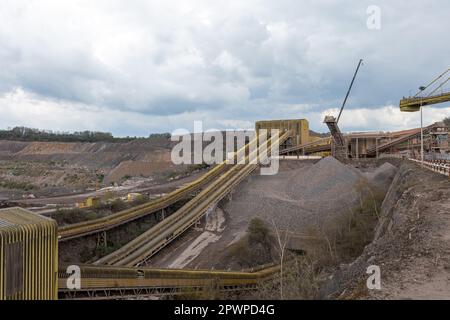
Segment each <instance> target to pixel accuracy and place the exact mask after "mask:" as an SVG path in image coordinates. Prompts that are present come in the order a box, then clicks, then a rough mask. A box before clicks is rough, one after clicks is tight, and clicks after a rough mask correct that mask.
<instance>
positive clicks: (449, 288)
mask: <svg viewBox="0 0 450 320" xmlns="http://www.w3.org/2000/svg"><path fill="white" fill-rule="evenodd" d="M385 168H387V166H385ZM449 212H450V182H449V180H448V178H447V177H445V176H443V175H440V174H437V173H434V172H431V171H429V170H426V169H423V168H420V167H419V166H417V165H415V164H413V163H410V162H404V163H403V164H402V165H401V167H400V169H399V170H398V172H397V174H396V176H395V178H394V180H393V182H392V184H391V186H390V188H389V191H388V193H387V195H386V197H385V199H384V201H383V205H382V209H381V215H380V220H379V223H378V226H377V228H376V232H375V236H374V240H373V241H372V243H371V244H369V245H367V246H366V247H365V249H364V251H363V253H362V254H361V256H360V257H358V258H357V259H356V260H355V261H354V262H352V263H351V264H348V265H342V266H341V267H340V269H339V270H337V271H336V272H335V274H334V276H333V277H332V279H331V280H330V281H329V282H328V283H327V285H326V286H325V287H324V289H323V297H330V295H331V297H332V298H336V297H340V298H344V299H379V298H382V299H442V298H443V299H449V298H450V295H449V293H450V282H449V281H448V279H450V272H449V265H450V252H449V250H448V248H450V232H449V230H450V215H449ZM370 265H376V266H379V267H380V271H381V290H368V289H367V288H366V280H367V277H368V275H367V274H366V270H367V267H368V266H370Z"/></svg>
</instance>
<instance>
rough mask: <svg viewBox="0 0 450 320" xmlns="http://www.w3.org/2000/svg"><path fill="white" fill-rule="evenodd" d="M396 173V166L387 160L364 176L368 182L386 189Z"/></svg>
mask: <svg viewBox="0 0 450 320" xmlns="http://www.w3.org/2000/svg"><path fill="white" fill-rule="evenodd" d="M396 173H397V167H396V166H394V165H392V164H390V163H389V162H385V163H383V164H382V165H381V166H379V167H378V168H377V169H375V171H373V172H370V173H368V174H367V175H366V176H367V178H368V179H369V181H370V182H372V183H373V184H375V185H376V186H378V187H379V188H381V189H382V190H384V191H387V189H388V188H389V185H390V183H391V182H392V179H394V176H395V174H396Z"/></svg>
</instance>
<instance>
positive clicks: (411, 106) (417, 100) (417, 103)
mask: <svg viewBox="0 0 450 320" xmlns="http://www.w3.org/2000/svg"><path fill="white" fill-rule="evenodd" d="M449 74H450V68H448V69H447V70H446V71H445V72H443V73H442V74H441V75H439V76H438V77H437V78H435V79H434V80H433V81H431V82H430V83H429V84H428V85H427V86H426V87H421V88H420V91H419V92H418V93H416V94H415V95H414V96H413V97H408V98H403V99H401V100H400V110H401V111H403V112H416V111H420V107H421V106H428V105H432V104H437V103H442V102H447V101H450V92H448V91H443V87H444V85H445V84H446V83H447V82H448V81H449V80H450V75H449ZM441 79H442V82H438V81H439V80H441ZM433 85H437V87H436V88H434V89H432V88H433V87H432V86H433ZM429 88H430V89H432V90H431V92H429V93H428V94H427V95H426V96H420V94H421V93H423V92H424V91H425V90H427V89H429ZM439 90H440V92H439Z"/></svg>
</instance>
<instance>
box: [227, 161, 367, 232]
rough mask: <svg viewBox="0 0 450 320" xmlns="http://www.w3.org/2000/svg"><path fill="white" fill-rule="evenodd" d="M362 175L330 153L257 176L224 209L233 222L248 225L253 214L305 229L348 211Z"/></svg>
mask: <svg viewBox="0 0 450 320" xmlns="http://www.w3.org/2000/svg"><path fill="white" fill-rule="evenodd" d="M360 178H362V174H361V173H360V172H359V170H357V169H355V168H353V167H351V166H347V165H344V164H342V163H341V162H339V161H338V160H336V159H335V158H333V157H327V158H324V159H322V160H320V161H319V162H317V163H315V164H313V165H311V164H310V165H303V166H300V167H299V168H296V169H290V170H287V171H284V172H279V173H278V174H277V175H275V176H254V177H253V178H252V180H251V181H249V182H247V183H245V184H244V185H243V186H241V188H240V189H239V190H237V192H236V194H235V195H234V196H233V201H231V202H229V203H228V204H227V206H226V208H225V210H226V211H227V212H228V213H229V214H230V216H231V221H230V222H231V223H232V224H236V225H237V226H238V225H241V226H242V227H243V228H246V226H247V223H246V222H248V221H250V220H251V218H253V217H260V218H263V219H265V220H267V221H269V222H271V221H273V223H275V224H276V225H277V227H279V228H282V229H289V230H290V231H292V232H296V233H305V232H307V230H308V229H309V228H310V226H311V225H322V224H323V223H324V221H326V220H327V219H328V218H330V216H335V215H338V214H340V213H343V212H346V211H347V210H349V208H350V207H351V206H352V204H353V201H354V199H355V195H354V193H353V186H354V185H355V183H356V182H357V181H358V180H359V179H360Z"/></svg>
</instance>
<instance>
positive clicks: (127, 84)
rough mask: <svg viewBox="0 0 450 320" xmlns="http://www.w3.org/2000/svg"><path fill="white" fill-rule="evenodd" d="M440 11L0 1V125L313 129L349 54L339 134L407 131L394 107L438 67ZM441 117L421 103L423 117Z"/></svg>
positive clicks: (444, 5) (332, 107)
mask: <svg viewBox="0 0 450 320" xmlns="http://www.w3.org/2000/svg"><path fill="white" fill-rule="evenodd" d="M370 5H376V6H378V7H379V8H380V10H381V11H380V12H381V20H380V21H381V28H380V29H369V28H368V27H367V20H368V18H369V14H368V13H367V8H368V7H369V6H370ZM448 12H450V2H449V1H448V0H431V1H418V0H411V1H395V2H394V1H381V0H380V1H378V0H371V1H331V0H321V1H317V0H316V1H313V0H308V1H303V0H302V1H300V0H292V1H289V0H277V1H257V0H245V1H234V0H232V1H197V0H180V1H150V0H147V1H144V0H142V1H141V0H133V1H124V0H123V1H118V0H95V1H92V0H65V1H58V0H53V1H52V0H2V1H1V5H0V110H1V115H0V128H7V127H13V126H16V125H25V126H30V127H36V128H42V129H53V130H68V131H74V130H102V131H110V132H113V133H114V134H115V135H119V136H124V135H144V136H146V135H148V134H149V133H151V132H170V131H172V130H174V129H176V128H186V129H192V127H193V121H194V120H203V121H204V126H205V129H208V128H215V129H232V128H248V127H252V126H253V123H254V121H255V120H259V119H284V118H307V119H308V120H309V121H310V127H311V128H312V129H314V130H317V131H321V132H324V131H326V126H325V125H324V124H322V120H323V117H324V115H325V114H329V113H330V114H333V113H334V114H335V113H337V109H338V107H339V106H340V104H341V103H342V100H343V97H344V95H345V92H346V90H347V87H348V85H349V82H350V80H351V77H352V74H353V72H354V69H355V67H356V64H357V62H358V59H359V58H363V59H364V60H365V63H364V65H363V66H362V68H361V70H360V74H359V75H358V78H357V81H356V83H355V86H354V89H353V92H352V94H351V96H350V99H349V101H348V104H347V109H346V110H345V111H344V113H343V116H342V118H341V126H342V128H343V130H344V131H359V130H396V129H403V128H408V127H415V126H417V125H418V121H419V120H418V119H419V118H418V114H417V113H413V114H411V113H406V114H403V113H400V112H399V110H398V101H399V99H400V98H401V97H402V96H404V95H409V94H413V93H415V91H416V88H417V87H418V86H420V85H423V84H426V83H427V82H428V81H430V80H431V79H433V77H435V76H436V75H438V74H439V73H441V72H442V71H444V70H445V69H446V68H448V67H450V54H449V53H450V42H449V41H448V39H449V30H450V20H449V19H448ZM448 115H450V105H449V103H444V104H441V105H440V106H436V107H428V108H427V109H426V110H424V116H425V123H430V122H433V121H437V120H440V119H442V118H443V117H444V116H448Z"/></svg>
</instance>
